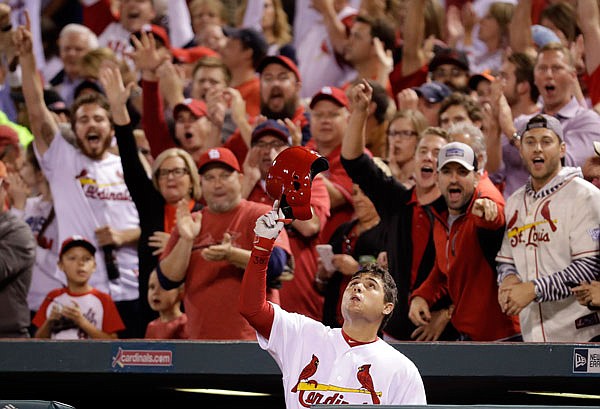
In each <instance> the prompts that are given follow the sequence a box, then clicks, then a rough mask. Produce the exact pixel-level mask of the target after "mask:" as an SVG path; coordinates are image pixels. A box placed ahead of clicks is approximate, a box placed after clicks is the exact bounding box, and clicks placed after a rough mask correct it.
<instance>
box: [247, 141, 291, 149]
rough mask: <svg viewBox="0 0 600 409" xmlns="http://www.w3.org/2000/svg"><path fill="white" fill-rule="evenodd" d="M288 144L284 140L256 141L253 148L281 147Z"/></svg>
mask: <svg viewBox="0 0 600 409" xmlns="http://www.w3.org/2000/svg"><path fill="white" fill-rule="evenodd" d="M285 145H287V144H286V143H285V142H283V141H271V142H262V141H261V142H256V143H255V144H254V145H252V147H253V148H258V149H268V150H271V149H279V148H281V147H283V146H285Z"/></svg>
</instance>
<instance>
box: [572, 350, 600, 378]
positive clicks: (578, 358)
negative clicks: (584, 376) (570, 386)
mask: <svg viewBox="0 0 600 409" xmlns="http://www.w3.org/2000/svg"><path fill="white" fill-rule="evenodd" d="M573 372H574V373H600V348H576V349H575V350H574V351H573Z"/></svg>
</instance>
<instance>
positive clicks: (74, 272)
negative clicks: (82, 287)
mask: <svg viewBox="0 0 600 409" xmlns="http://www.w3.org/2000/svg"><path fill="white" fill-rule="evenodd" d="M58 267H59V268H60V269H61V270H62V271H64V272H65V274H66V276H67V279H68V280H69V281H70V282H72V283H76V284H85V283H87V282H88V281H89V279H90V277H91V276H92V273H93V272H94V270H96V258H95V257H94V256H93V255H92V253H90V252H89V251H87V250H86V249H85V248H83V247H72V248H70V249H69V250H67V251H66V252H65V253H64V254H63V255H62V256H61V257H60V260H59V261H58Z"/></svg>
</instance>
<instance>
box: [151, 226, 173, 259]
mask: <svg viewBox="0 0 600 409" xmlns="http://www.w3.org/2000/svg"><path fill="white" fill-rule="evenodd" d="M170 237H171V235H170V234H169V233H166V232H164V231H155V232H154V233H153V234H152V235H151V236H150V237H149V238H148V246H150V247H152V248H154V249H156V250H154V251H153V252H152V255H153V256H158V255H160V254H162V252H163V251H164V249H165V247H166V246H167V243H168V242H169V238H170Z"/></svg>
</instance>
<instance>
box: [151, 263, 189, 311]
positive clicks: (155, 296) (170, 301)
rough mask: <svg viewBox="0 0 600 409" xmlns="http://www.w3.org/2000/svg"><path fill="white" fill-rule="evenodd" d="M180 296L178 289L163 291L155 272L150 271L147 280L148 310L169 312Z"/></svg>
mask: <svg viewBox="0 0 600 409" xmlns="http://www.w3.org/2000/svg"><path fill="white" fill-rule="evenodd" d="M180 294H181V291H180V289H179V288H174V289H172V290H165V289H163V288H162V287H161V286H160V283H159V282H158V276H157V275H156V271H152V273H151V274H150V278H149V279H148V304H149V305H150V308H152V309H153V310H154V311H158V312H169V311H171V310H172V308H173V306H174V305H175V304H176V303H177V302H178V301H179V300H180Z"/></svg>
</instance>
